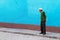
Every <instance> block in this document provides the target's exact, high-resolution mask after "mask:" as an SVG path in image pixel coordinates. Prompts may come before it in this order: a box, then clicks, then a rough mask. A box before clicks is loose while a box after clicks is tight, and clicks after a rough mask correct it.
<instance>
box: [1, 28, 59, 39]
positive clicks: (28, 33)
mask: <svg viewBox="0 0 60 40" xmlns="http://www.w3.org/2000/svg"><path fill="white" fill-rule="evenodd" d="M39 33H40V31H36V30H27V29H15V28H3V27H1V28H0V39H1V40H60V33H53V32H47V34H46V35H42V34H39ZM15 38H16V39H15Z"/></svg>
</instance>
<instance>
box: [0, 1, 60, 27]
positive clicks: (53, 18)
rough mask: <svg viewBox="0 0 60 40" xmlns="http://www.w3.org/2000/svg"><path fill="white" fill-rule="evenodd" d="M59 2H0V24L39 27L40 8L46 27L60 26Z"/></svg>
mask: <svg viewBox="0 0 60 40" xmlns="http://www.w3.org/2000/svg"><path fill="white" fill-rule="evenodd" d="M59 4H60V1H59V0H57V1H56V0H0V22H7V23H16V24H32V25H40V13H39V11H38V8H40V7H42V8H43V10H44V11H45V12H46V16H47V26H60V19H59V18H60V5H59Z"/></svg>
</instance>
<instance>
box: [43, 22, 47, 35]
mask: <svg viewBox="0 0 60 40" xmlns="http://www.w3.org/2000/svg"><path fill="white" fill-rule="evenodd" d="M43 34H46V23H45V22H43Z"/></svg>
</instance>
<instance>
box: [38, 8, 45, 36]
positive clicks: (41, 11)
mask: <svg viewBox="0 0 60 40" xmlns="http://www.w3.org/2000/svg"><path fill="white" fill-rule="evenodd" d="M39 12H40V13H41V33H40V34H43V35H45V34H46V15H45V12H44V11H43V9H42V8H39Z"/></svg>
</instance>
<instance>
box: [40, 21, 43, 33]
mask: <svg viewBox="0 0 60 40" xmlns="http://www.w3.org/2000/svg"><path fill="white" fill-rule="evenodd" d="M40 29H41V33H40V34H43V22H42V21H41V27H40Z"/></svg>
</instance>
